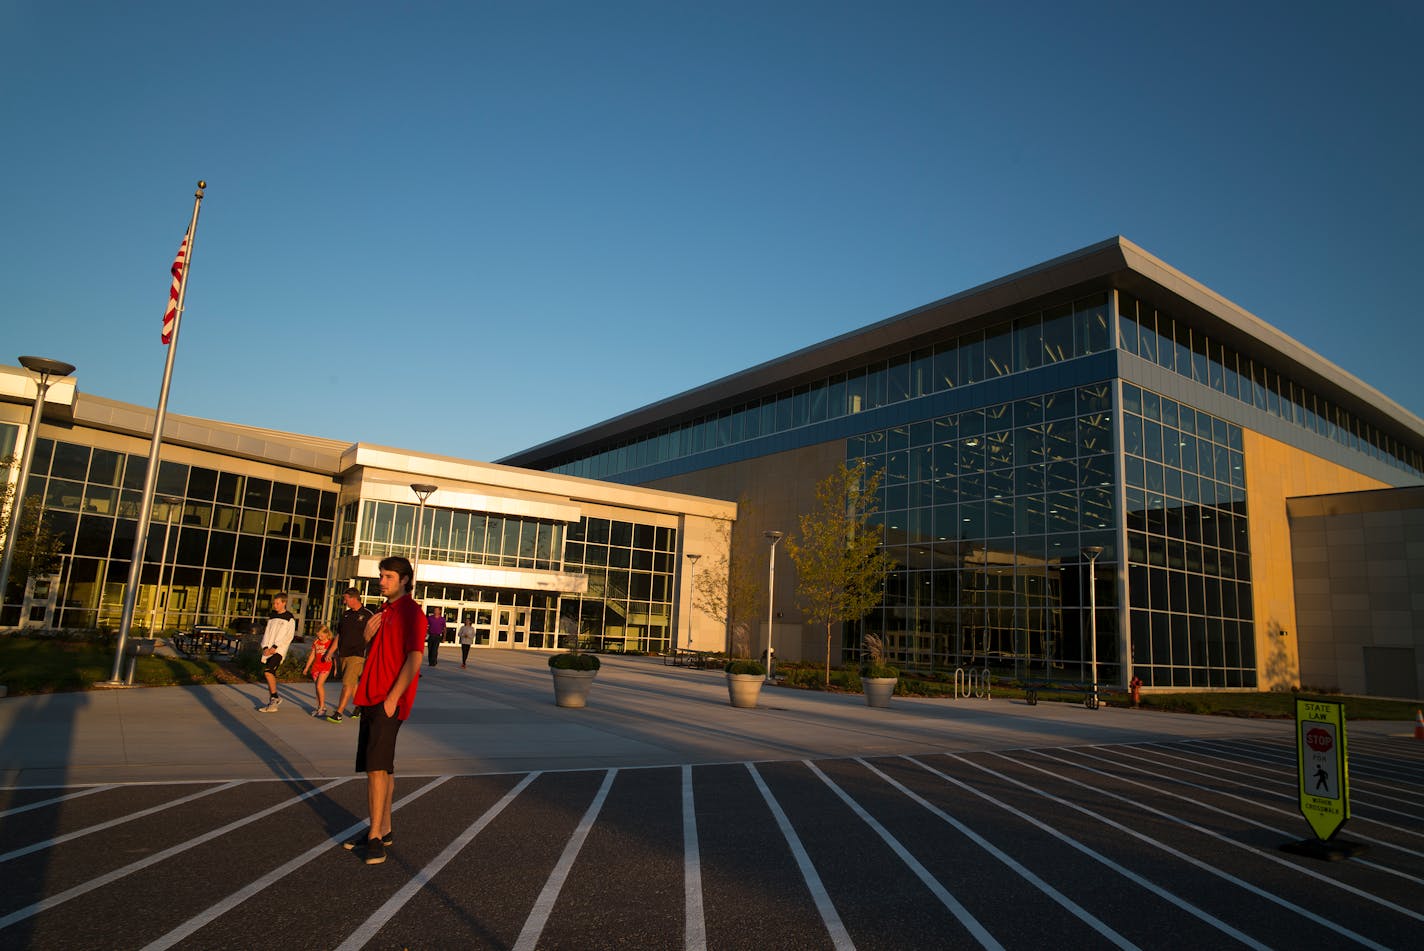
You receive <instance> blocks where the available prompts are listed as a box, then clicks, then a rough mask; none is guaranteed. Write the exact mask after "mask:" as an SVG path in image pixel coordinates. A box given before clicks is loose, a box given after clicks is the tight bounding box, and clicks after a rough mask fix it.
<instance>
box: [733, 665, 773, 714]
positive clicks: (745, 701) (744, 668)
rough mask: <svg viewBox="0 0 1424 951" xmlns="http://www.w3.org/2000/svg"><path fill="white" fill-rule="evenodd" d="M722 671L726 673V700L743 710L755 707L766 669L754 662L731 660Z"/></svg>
mask: <svg viewBox="0 0 1424 951" xmlns="http://www.w3.org/2000/svg"><path fill="white" fill-rule="evenodd" d="M724 669H725V670H726V671H727V698H728V699H729V700H730V701H731V702H732V706H734V707H742V708H744V709H749V708H752V707H755V706H756V705H757V697H759V696H761V685H762V681H763V680H764V679H765V678H766V668H765V667H763V666H762V665H761V664H760V663H758V662H757V661H754V660H733V661H729V662H728V663H727V666H726V667H725V668H724Z"/></svg>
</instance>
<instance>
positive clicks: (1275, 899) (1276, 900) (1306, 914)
mask: <svg viewBox="0 0 1424 951" xmlns="http://www.w3.org/2000/svg"><path fill="white" fill-rule="evenodd" d="M989 755H990V756H995V757H998V758H999V759H1003V760H1007V761H1008V762H1010V763H1015V764H1017V765H1019V766H1023V767H1025V768H1027V769H1031V770H1034V771H1036V772H1040V773H1043V774H1044V775H1046V776H1052V777H1053V778H1054V779H1058V780H1061V781H1063V782H1066V783H1072V784H1073V785H1075V786H1082V787H1084V788H1086V789H1091V790H1092V791H1093V792H1095V793H1099V794H1103V795H1107V796H1109V797H1110V798H1113V799H1119V800H1122V801H1123V802H1128V803H1132V805H1134V806H1136V807H1137V808H1138V809H1139V810H1140V811H1144V812H1151V813H1154V814H1155V815H1158V816H1161V817H1163V818H1166V819H1169V820H1171V821H1174V822H1176V821H1178V820H1176V819H1175V817H1173V816H1171V815H1169V814H1167V813H1165V812H1162V811H1161V810H1158V809H1153V808H1151V807H1150V806H1144V805H1142V804H1141V803H1138V802H1135V801H1133V800H1131V799H1128V798H1127V797H1126V796H1114V795H1113V794H1111V793H1106V792H1105V791H1104V790H1102V789H1100V788H1098V787H1096V786H1089V785H1088V784H1087V783H1080V782H1078V781H1077V780H1073V779H1069V778H1068V777H1067V776H1062V775H1060V774H1058V773H1054V772H1052V771H1050V770H1046V769H1041V768H1039V767H1037V766H1034V765H1032V764H1030V763H1024V762H1022V761H1020V760H1016V759H1014V758H1012V757H1010V756H1004V755H1002V754H999V753H990V754H989ZM955 758H956V759H959V758H960V757H957V756H956V757H955ZM965 762H968V761H967V760H966V761H965ZM971 765H973V764H971ZM978 768H979V769H982V770H984V771H985V772H987V773H990V774H992V775H995V776H998V777H999V778H1001V779H1004V780H1005V781H1007V782H1011V783H1014V784H1015V785H1018V786H1022V787H1023V788H1024V789H1027V790H1030V791H1031V792H1034V793H1036V794H1037V795H1039V796H1043V797H1044V798H1046V799H1051V800H1053V801H1054V802H1057V803H1061V804H1062V805H1064V806H1067V807H1068V808H1070V809H1073V810H1074V811H1076V812H1080V813H1082V814H1083V815H1085V816H1089V817H1090V818H1093V819H1096V820H1098V821H1099V822H1102V823H1104V824H1106V825H1109V826H1111V827H1112V828H1114V829H1118V830H1120V831H1122V832H1125V833H1126V834H1128V835H1130V836H1132V837H1133V838H1134V839H1137V840H1138V841H1139V842H1145V843H1147V844H1149V845H1151V846H1152V847H1153V848H1154V849H1160V850H1161V851H1163V852H1166V853H1168V854H1169V855H1172V856H1174V857H1175V858H1178V859H1181V860H1182V861H1183V862H1186V863H1188V864H1190V865H1193V866H1195V867H1197V868H1199V869H1201V870H1202V871H1204V872H1208V873H1210V874H1212V875H1215V876H1216V877H1218V878H1222V879H1225V880H1226V881H1228V882H1231V883H1232V884H1233V885H1235V886H1237V887H1238V888H1242V889H1245V890H1246V891H1248V892H1250V893H1251V894H1253V895H1256V896H1258V897H1260V898H1264V899H1265V900H1266V901H1268V902H1270V903H1272V904H1273V905H1278V906H1280V907H1281V908H1284V909H1286V910H1287V911H1293V912H1295V913H1296V914H1298V915H1300V916H1301V917H1302V918H1305V919H1307V920H1308V921H1313V922H1315V923H1316V924H1318V925H1320V926H1321V927H1323V928H1329V929H1330V930H1331V931H1334V932H1336V933H1337V934H1340V935H1343V936H1344V937H1346V938H1349V939H1350V940H1351V941H1358V942H1359V943H1361V944H1363V945H1365V946H1366V947H1370V948H1376V949H1378V951H1385V947H1384V945H1382V944H1379V943H1377V942H1374V941H1371V940H1370V939H1369V938H1366V937H1365V936H1364V935H1362V934H1358V933H1356V932H1354V931H1351V930H1350V929H1348V928H1346V927H1344V926H1342V925H1338V924H1336V923H1335V922H1333V921H1331V920H1329V919H1328V918H1325V917H1322V916H1321V915H1317V914H1316V913H1315V912H1313V911H1311V910H1310V909H1308V908H1302V907H1300V906H1299V905H1297V904H1295V903H1294V902H1292V901H1287V900H1286V899H1284V898H1282V897H1281V896H1279V895H1277V894H1275V893H1274V892H1269V891H1266V889H1264V888H1261V887H1260V886H1257V885H1253V884H1251V883H1250V882H1248V881H1246V880H1245V879H1243V878H1240V877H1238V876H1236V875H1232V874H1231V873H1230V872H1227V871H1225V870H1224V869H1219V868H1217V867H1216V866H1214V865H1210V864H1208V863H1206V862H1203V861H1202V860H1201V859H1199V858H1196V857H1195V856H1192V855H1188V854H1187V853H1186V852H1183V851H1181V850H1180V849H1174V848H1172V847H1171V846H1170V845H1166V844H1165V843H1162V842H1159V841H1157V840H1156V839H1154V838H1152V837H1151V836H1148V835H1144V834H1142V833H1141V832H1138V831H1137V830H1136V829H1132V828H1130V827H1128V826H1126V825H1123V824H1122V823H1121V822H1118V821H1116V820H1114V819H1109V818H1108V817H1107V816H1104V815H1102V814H1100V813H1097V812H1094V811H1093V810H1091V809H1088V808H1087V807H1085V806H1080V805H1078V804H1077V803H1073V802H1069V801H1068V800H1066V799H1063V798H1061V797H1059V796H1054V795H1051V794H1049V793H1045V792H1042V791H1040V790H1037V789H1035V788H1034V787H1033V786H1030V785H1029V784H1028V783H1024V782H1021V781H1019V780H1017V779H1013V778H1012V777H1009V776H1005V775H1003V774H1002V773H998V772H995V771H994V770H991V769H989V768H988V767H987V766H979V767H978ZM1180 824H1181V825H1185V826H1187V827H1189V828H1191V829H1193V830H1195V831H1198V832H1201V833H1203V834H1205V835H1209V836H1213V837H1214V838H1217V839H1218V840H1220V841H1222V842H1225V843H1228V844H1232V845H1240V843H1237V842H1233V840H1231V839H1229V838H1227V837H1226V836H1221V835H1216V834H1215V833H1214V832H1212V831H1211V830H1210V829H1204V828H1202V827H1201V826H1198V825H1195V824H1193V823H1190V822H1181V823H1180ZM1240 847H1241V848H1245V849H1249V850H1250V851H1251V852H1252V854H1253V855H1255V856H1256V857H1258V858H1265V859H1268V860H1269V859H1275V856H1273V855H1268V854H1267V853H1264V852H1261V851H1260V850H1259V849H1255V848H1252V847H1250V846H1240ZM1276 861H1278V862H1279V863H1280V864H1281V865H1284V866H1286V867H1287V868H1290V869H1291V870H1293V871H1297V872H1299V871H1303V870H1302V869H1301V867H1300V866H1298V865H1295V864H1293V863H1291V862H1287V861H1284V860H1276ZM1325 880H1326V881H1328V879H1325ZM1355 890H1356V891H1358V890H1357V889H1355ZM1361 894H1366V893H1363V892H1361ZM1366 897H1373V896H1368V895H1367V896H1366ZM1394 907H1396V908H1397V907H1398V906H1397V905H1396V906H1394Z"/></svg>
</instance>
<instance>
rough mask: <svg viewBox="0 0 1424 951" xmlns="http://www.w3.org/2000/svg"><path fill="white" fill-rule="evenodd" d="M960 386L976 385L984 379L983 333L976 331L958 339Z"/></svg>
mask: <svg viewBox="0 0 1424 951" xmlns="http://www.w3.org/2000/svg"><path fill="white" fill-rule="evenodd" d="M959 376H960V381H959V382H960V385H961V386H963V385H967V384H969V383H978V382H979V381H980V380H983V379H984V378H985V377H984V333H983V331H976V332H974V333H971V334H965V335H964V336H962V337H960V338H959Z"/></svg>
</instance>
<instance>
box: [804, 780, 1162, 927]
mask: <svg viewBox="0 0 1424 951" xmlns="http://www.w3.org/2000/svg"><path fill="white" fill-rule="evenodd" d="M856 762H857V763H859V764H860V765H862V766H864V767H865V768H866V769H868V770H870V771H871V772H872V773H874V774H875V775H877V776H879V777H880V778H881V779H883V780H884V781H885V782H887V783H889V784H890V785H891V786H893V787H895V789H897V790H899V791H900V792H901V793H902V794H904V795H905V796H907V797H909V798H910V800H911V801H913V802H915V803H916V804H918V805H920V806H923V807H924V808H925V809H928V810H929V811H930V812H931V813H932V814H933V815H935V816H937V817H938V818H939V819H940V820H941V821H943V822H946V823H948V824H949V825H951V826H953V827H954V828H955V829H956V830H957V831H958V832H959V834H960V835H963V836H964V837H966V838H967V839H969V840H970V841H971V842H973V843H974V844H975V845H977V846H979V847H980V848H981V849H983V850H984V851H986V852H988V853H989V854H990V855H992V856H994V858H996V859H998V860H999V861H1000V862H1003V863H1004V864H1005V865H1007V866H1008V867H1009V868H1011V869H1013V870H1014V871H1015V872H1017V873H1018V875H1019V877H1021V878H1022V879H1023V880H1024V881H1026V882H1028V883H1029V884H1030V885H1032V886H1033V887H1034V888H1037V889H1038V890H1039V891H1041V892H1043V893H1044V894H1045V895H1047V896H1048V897H1049V898H1051V899H1053V900H1054V901H1055V902H1057V903H1058V904H1060V905H1062V906H1063V907H1064V908H1065V909H1067V910H1068V911H1069V912H1070V913H1071V914H1072V915H1073V916H1074V917H1076V918H1077V919H1078V920H1079V921H1082V922H1083V923H1084V924H1086V925H1087V926H1088V927H1090V928H1092V929H1093V930H1094V931H1096V932H1097V933H1098V934H1100V935H1102V936H1103V937H1104V938H1106V939H1107V940H1108V941H1109V942H1111V943H1112V944H1115V945H1117V946H1118V947H1119V948H1136V947H1137V945H1135V944H1133V943H1132V942H1131V941H1129V940H1127V939H1126V938H1124V937H1123V936H1122V935H1120V934H1118V933H1117V932H1116V931H1114V930H1113V929H1112V928H1111V927H1109V926H1108V924H1107V923H1106V922H1104V921H1103V920H1102V919H1100V918H1097V917H1096V916H1094V915H1092V914H1090V913H1089V912H1088V911H1087V909H1085V908H1083V907H1082V906H1081V905H1079V904H1078V903H1077V902H1075V901H1073V899H1071V898H1069V897H1068V896H1067V895H1065V894H1063V893H1062V892H1060V891H1059V890H1058V889H1056V888H1054V887H1053V886H1052V885H1050V884H1048V883H1047V882H1045V881H1044V880H1043V879H1041V878H1039V877H1038V876H1037V875H1035V874H1034V873H1033V872H1030V871H1029V870H1028V869H1027V868H1025V867H1024V866H1023V865H1022V864H1020V863H1019V862H1018V861H1017V860H1016V859H1014V857H1013V856H1011V855H1009V854H1008V853H1007V852H1004V851H1003V850H1002V849H1000V848H999V847H998V846H996V845H994V843H992V842H990V841H989V840H988V839H986V838H984V837H983V836H982V835H980V834H979V833H977V832H975V831H974V830H973V829H971V828H969V827H968V826H966V825H965V824H964V823H962V822H960V821H959V820H958V819H956V818H954V816H951V815H950V814H949V813H947V812H945V811H944V810H943V809H941V808H939V807H938V806H936V805H935V804H934V803H932V802H930V801H929V800H927V799H925V798H924V797H923V796H921V795H920V794H919V793H917V792H915V791H914V790H912V789H910V788H909V787H908V786H906V785H904V784H903V783H901V782H899V781H898V780H896V779H893V778H891V777H890V776H887V775H886V774H885V773H883V772H881V771H880V770H879V769H878V768H876V767H875V766H873V765H871V764H870V763H868V762H866V761H865V760H863V759H860V758H857V759H856ZM812 768H813V769H814V768H815V767H812ZM816 772H818V773H819V772H820V770H816ZM827 782H829V780H827ZM918 864H919V863H916V865H918ZM915 874H917V875H919V874H920V872H918V871H917V872H916V873H915ZM925 874H928V872H926V873H925ZM920 877H921V880H922V881H924V880H925V879H924V875H921V876H920ZM925 883H926V884H929V881H926V882H925ZM931 888H932V889H933V888H939V889H940V890H943V887H942V886H940V885H939V883H938V882H935V883H934V884H933V885H931ZM936 894H938V892H936ZM946 894H948V893H946ZM940 901H944V899H943V898H941V899H940ZM956 904H957V903H956Z"/></svg>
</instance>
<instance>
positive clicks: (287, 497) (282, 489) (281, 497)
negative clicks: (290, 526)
mask: <svg viewBox="0 0 1424 951" xmlns="http://www.w3.org/2000/svg"><path fill="white" fill-rule="evenodd" d="M296 502H297V487H296V486H294V485H292V484H291V483H289V482H274V483H272V499H271V501H270V502H269V503H268V507H269V508H271V509H272V511H274V512H287V513H290V512H291V511H292V509H293V507H294V506H295V505H296Z"/></svg>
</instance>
